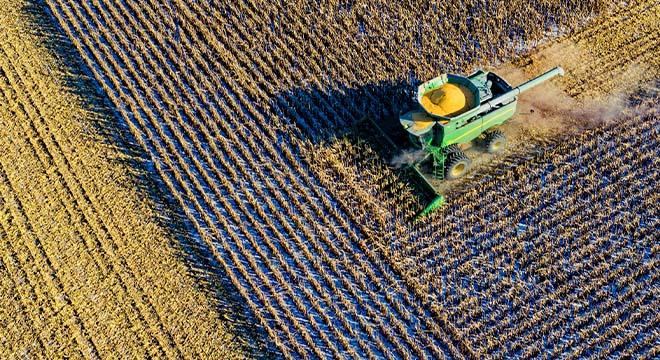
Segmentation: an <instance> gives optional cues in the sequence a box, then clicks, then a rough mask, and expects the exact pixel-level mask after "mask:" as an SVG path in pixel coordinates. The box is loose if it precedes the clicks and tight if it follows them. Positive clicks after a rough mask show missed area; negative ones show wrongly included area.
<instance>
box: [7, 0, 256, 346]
mask: <svg viewBox="0 0 660 360" xmlns="http://www.w3.org/2000/svg"><path fill="white" fill-rule="evenodd" d="M40 11H41V9H40V8H38V7H35V6H34V5H31V4H30V2H27V1H22V0H0V358H2V359H13V358H16V359H18V358H21V359H22V358H50V359H55V358H114V357H123V358H146V357H156V358H162V357H169V358H218V359H227V358H243V357H245V356H246V351H247V349H248V347H249V346H248V343H249V342H250V343H252V341H247V340H246V339H245V338H244V337H245V336H244V335H241V332H240V331H239V330H238V329H237V328H236V325H235V324H234V323H233V322H228V321H225V320H223V319H221V318H220V313H219V312H218V311H217V304H215V300H213V299H212V298H211V297H210V296H209V294H208V293H207V292H206V291H205V290H204V289H203V288H202V286H201V285H198V284H196V282H197V280H196V277H194V276H193V275H192V270H190V269H189V268H188V266H187V265H186V263H185V262H184V260H183V257H184V256H183V255H182V254H181V253H182V252H183V250H182V249H181V248H180V247H179V246H178V245H177V244H178V240H179V239H178V237H180V236H182V235H177V231H175V229H171V228H170V226H166V225H167V224H171V226H175V225H176V222H177V220H176V219H175V218H174V216H173V215H172V213H170V212H169V211H168V210H167V208H165V207H162V206H159V205H158V204H157V203H156V202H154V201H153V200H152V199H151V196H150V194H149V192H150V191H151V190H153V189H151V190H150V189H149V188H148V186H147V185H148V182H146V183H147V185H145V186H139V185H144V184H145V182H142V181H141V180H139V179H138V177H139V176H142V175H141V173H142V172H143V171H142V170H140V169H139V168H137V167H136V166H137V164H138V163H139V161H137V160H135V159H132V156H133V155H131V154H130V153H129V152H127V151H126V149H125V148H122V146H121V142H120V141H119V140H120V139H121V132H122V131H123V130H122V129H121V128H119V127H115V128H113V126H115V125H114V123H113V121H112V118H111V117H108V115H107V113H108V112H107V111H104V109H105V107H104V105H103V102H102V101H101V100H100V99H99V98H97V95H96V94H97V90H96V89H94V88H93V87H91V85H90V82H89V81H88V79H87V78H86V77H85V76H84V75H82V74H81V73H80V72H79V71H78V68H74V67H73V66H72V64H70V63H69V61H70V59H68V58H66V57H64V56H61V55H62V54H63V53H62V52H57V51H55V50H54V49H57V48H58V47H60V46H62V47H66V46H67V41H66V40H65V39H63V38H61V37H59V36H55V35H51V34H53V33H56V31H55V30H54V29H53V28H52V27H51V26H49V25H47V18H46V19H44V17H43V14H42V13H41V12H40ZM71 61H73V63H74V64H76V62H75V60H71ZM214 286H215V285H214ZM252 346H254V345H252Z"/></svg>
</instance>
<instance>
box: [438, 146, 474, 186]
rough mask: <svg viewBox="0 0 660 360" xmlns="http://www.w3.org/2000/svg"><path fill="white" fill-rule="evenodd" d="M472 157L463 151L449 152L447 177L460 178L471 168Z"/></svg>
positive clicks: (446, 164) (446, 168)
mask: <svg viewBox="0 0 660 360" xmlns="http://www.w3.org/2000/svg"><path fill="white" fill-rule="evenodd" d="M471 163H472V162H471V161H470V158H469V157H467V155H465V153H464V152H462V151H460V150H459V151H454V152H451V153H449V154H447V160H446V161H445V179H448V180H453V179H458V178H460V177H461V176H463V175H465V173H466V172H467V171H468V169H469V168H470V164H471Z"/></svg>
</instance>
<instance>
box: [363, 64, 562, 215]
mask: <svg viewBox="0 0 660 360" xmlns="http://www.w3.org/2000/svg"><path fill="white" fill-rule="evenodd" d="M558 75H559V76H563V75H564V70H563V69H562V68H561V67H556V68H554V69H552V70H550V71H548V72H546V73H545V74H543V75H540V76H538V77H536V78H534V79H532V80H529V81H527V82H525V83H523V84H521V85H519V86H517V87H515V88H513V87H511V85H509V84H508V83H507V82H506V81H505V80H504V79H502V78H501V77H499V76H498V75H497V74H495V73H493V72H487V71H483V70H479V71H477V72H475V73H474V74H472V75H470V76H468V77H464V76H459V75H451V74H443V75H440V76H438V77H436V78H434V79H432V80H429V81H427V82H425V83H423V84H421V85H420V86H419V87H418V89H417V103H418V106H417V107H416V108H415V109H413V110H411V111H409V112H407V113H405V114H403V115H401V116H400V118H399V122H400V124H401V125H402V126H403V128H404V129H405V130H406V132H407V135H408V138H409V140H410V143H412V145H413V146H414V147H415V148H417V149H422V150H423V151H424V154H425V156H424V157H423V158H422V159H421V160H418V161H416V162H414V163H413V164H410V165H409V168H410V169H411V170H412V172H413V174H415V175H416V176H417V177H418V178H419V179H420V180H421V182H422V183H423V184H424V186H425V187H427V188H428V189H429V190H430V191H431V192H433V194H434V198H433V200H432V201H431V202H430V203H429V204H428V205H427V206H426V207H425V208H424V209H423V210H422V211H421V212H420V213H419V214H417V216H416V219H418V218H420V217H423V216H425V215H428V214H429V213H431V212H432V211H434V210H435V209H437V208H439V207H440V206H442V205H443V204H444V203H445V197H444V196H443V195H442V194H441V193H440V191H439V190H438V189H436V187H434V186H433V185H432V184H431V182H430V181H429V179H428V178H427V176H431V177H433V178H435V179H438V180H445V179H447V180H451V179H456V178H459V177H461V176H462V175H464V174H465V173H466V171H467V170H468V169H469V167H470V164H471V161H470V159H469V158H468V157H467V155H466V154H465V152H464V151H463V150H462V147H461V146H462V145H464V144H468V143H470V142H472V141H475V140H478V141H479V143H480V145H482V147H483V149H484V150H485V151H487V152H488V153H491V154H492V153H497V152H499V151H501V150H502V149H503V148H504V146H505V145H506V137H505V136H504V134H503V133H502V132H501V131H499V130H497V129H496V128H495V127H497V126H499V125H502V124H503V123H505V122H506V121H507V120H509V119H511V118H512V117H513V115H514V114H515V112H516V108H517V106H518V95H520V94H521V93H523V92H525V91H527V90H529V89H531V88H533V87H535V86H537V85H539V84H541V83H543V82H546V81H548V80H550V79H552V78H553V77H555V76H558ZM370 120H371V122H372V123H373V125H374V126H375V127H376V128H377V129H378V130H379V131H380V132H381V133H382V135H383V136H384V137H385V139H386V140H387V141H388V142H389V143H390V144H391V145H392V146H393V147H395V148H397V149H399V148H400V146H398V145H397V144H396V143H395V142H394V141H393V140H392V138H391V137H390V136H389V135H388V134H387V133H386V132H385V131H384V130H383V129H382V128H381V127H380V126H379V125H378V124H376V122H374V121H373V119H370Z"/></svg>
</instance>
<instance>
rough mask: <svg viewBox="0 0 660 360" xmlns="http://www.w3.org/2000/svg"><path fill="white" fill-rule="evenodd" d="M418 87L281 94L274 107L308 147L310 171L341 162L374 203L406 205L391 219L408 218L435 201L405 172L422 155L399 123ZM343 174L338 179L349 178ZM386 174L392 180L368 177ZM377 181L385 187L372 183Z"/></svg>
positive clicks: (402, 84)
mask: <svg viewBox="0 0 660 360" xmlns="http://www.w3.org/2000/svg"><path fill="white" fill-rule="evenodd" d="M418 84H419V81H418V80H417V79H415V78H414V77H412V76H411V77H410V78H409V79H405V80H397V81H382V82H377V83H369V84H365V85H362V86H358V87H348V86H343V85H336V86H334V87H332V88H330V89H321V88H319V87H305V88H296V89H292V90H289V91H285V92H282V93H280V94H279V96H278V97H277V98H276V99H275V100H274V101H273V104H272V106H273V108H274V109H273V110H274V111H275V112H279V113H282V114H283V115H284V116H285V118H286V119H288V120H289V121H290V123H291V124H292V125H294V126H292V127H293V128H295V137H297V138H299V139H301V140H302V142H303V143H304V144H307V145H306V146H305V148H304V149H303V150H302V151H301V152H302V153H303V156H305V157H306V159H307V160H308V161H309V162H310V163H312V166H314V165H315V164H316V165H318V166H320V167H323V166H328V164H327V163H326V159H324V158H323V157H324V156H326V155H327V156H331V157H334V156H337V157H338V158H339V161H341V162H342V163H343V164H344V166H345V167H346V169H345V170H346V172H351V171H352V172H356V173H357V174H355V176H354V177H352V178H351V179H352V181H353V180H354V181H356V182H358V183H359V185H360V187H362V188H363V189H364V190H365V191H368V192H372V193H373V194H372V195H374V198H376V199H378V200H383V203H388V201H387V200H389V199H394V198H397V199H401V200H402V202H401V203H399V205H400V206H397V207H396V208H390V209H388V210H389V211H391V215H392V216H394V217H405V218H409V217H411V216H412V215H413V214H415V213H418V212H419V211H420V210H421V209H422V208H423V207H424V206H425V204H428V203H429V202H430V201H432V200H433V199H434V198H435V194H434V193H432V192H431V191H429V189H428V187H427V186H425V184H423V183H421V179H419V177H417V176H415V174H414V173H413V172H412V171H411V170H410V169H409V168H408V167H407V166H406V165H409V164H410V163H412V161H413V160H414V158H415V155H419V154H418V153H419V151H417V150H413V149H411V145H410V141H409V138H408V134H407V133H406V131H405V130H404V129H403V127H402V126H401V125H400V123H399V115H400V113H401V112H403V111H407V110H409V109H410V108H412V107H413V106H414V105H415V102H414V99H413V95H414V90H415V89H416V87H417V85H418ZM383 134H386V135H383ZM328 151H330V152H329V153H328ZM333 152H334V153H333ZM413 153H415V154H413ZM339 172H341V171H338V173H337V174H336V175H337V177H339V178H341V177H344V176H347V174H340V173H339ZM383 173H387V174H390V175H391V176H390V177H389V178H387V177H386V176H383V177H378V176H368V175H365V174H383ZM379 181H380V182H384V183H387V184H380V183H373V182H379ZM402 188H405V189H409V190H410V192H411V195H412V198H407V199H406V198H404V197H402V196H401V195H402V194H401V191H400V189H402ZM374 192H378V194H376V193H374ZM399 208H405V209H408V210H410V211H403V212H402V211H399V210H400V209H399Z"/></svg>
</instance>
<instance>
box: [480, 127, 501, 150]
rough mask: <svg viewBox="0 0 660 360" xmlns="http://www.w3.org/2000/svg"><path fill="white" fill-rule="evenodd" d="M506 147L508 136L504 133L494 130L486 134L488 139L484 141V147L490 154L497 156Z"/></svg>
mask: <svg viewBox="0 0 660 360" xmlns="http://www.w3.org/2000/svg"><path fill="white" fill-rule="evenodd" d="M505 146H506V136H504V133H503V132H501V131H499V130H493V131H489V132H488V133H486V138H485V139H484V147H485V148H486V151H488V153H490V154H495V153H498V152H500V151H502V149H504V147H505Z"/></svg>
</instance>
